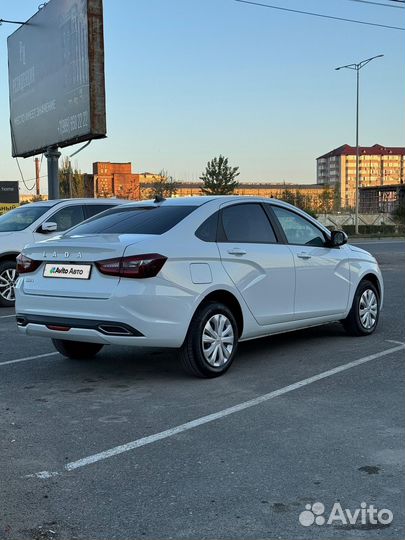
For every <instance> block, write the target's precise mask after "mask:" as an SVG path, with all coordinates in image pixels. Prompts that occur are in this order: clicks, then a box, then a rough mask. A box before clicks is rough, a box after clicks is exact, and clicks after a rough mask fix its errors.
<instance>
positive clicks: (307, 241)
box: [272, 206, 325, 247]
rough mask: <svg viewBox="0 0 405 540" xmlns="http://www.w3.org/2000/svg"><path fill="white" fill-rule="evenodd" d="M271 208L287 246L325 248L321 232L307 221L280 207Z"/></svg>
mask: <svg viewBox="0 0 405 540" xmlns="http://www.w3.org/2000/svg"><path fill="white" fill-rule="evenodd" d="M272 208H273V211H274V213H275V214H276V217H277V219H278V221H279V223H280V225H281V228H282V229H283V231H284V234H285V235H286V238H287V241H288V243H289V244H296V245H299V246H319V247H324V246H325V237H324V235H323V233H322V231H321V230H320V229H318V227H316V226H315V225H313V224H312V223H310V222H309V221H308V220H307V219H305V218H303V217H301V216H299V215H298V214H296V213H295V212H291V210H287V209H286V208H281V207H280V206H272Z"/></svg>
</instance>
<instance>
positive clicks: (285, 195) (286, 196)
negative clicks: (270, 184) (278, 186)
mask: <svg viewBox="0 0 405 540" xmlns="http://www.w3.org/2000/svg"><path fill="white" fill-rule="evenodd" d="M280 199H281V200H282V201H284V202H286V203H289V204H295V195H294V192H293V191H291V189H287V188H286V187H285V186H284V189H283V191H282V192H281V195H280Z"/></svg>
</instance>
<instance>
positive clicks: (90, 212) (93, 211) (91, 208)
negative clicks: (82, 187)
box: [85, 204, 116, 218]
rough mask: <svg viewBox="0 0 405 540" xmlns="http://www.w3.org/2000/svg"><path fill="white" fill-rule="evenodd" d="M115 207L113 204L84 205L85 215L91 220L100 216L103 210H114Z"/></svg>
mask: <svg viewBox="0 0 405 540" xmlns="http://www.w3.org/2000/svg"><path fill="white" fill-rule="evenodd" d="M115 206H116V205H115V204H86V206H85V209H86V215H87V217H88V218H91V217H93V216H96V215H97V214H100V213H101V212H104V211H105V210H109V209H110V208H115Z"/></svg>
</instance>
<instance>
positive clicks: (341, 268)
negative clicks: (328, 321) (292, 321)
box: [272, 204, 350, 319]
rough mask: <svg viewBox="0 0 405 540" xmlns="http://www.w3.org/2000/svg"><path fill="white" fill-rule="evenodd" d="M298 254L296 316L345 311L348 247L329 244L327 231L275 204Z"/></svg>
mask: <svg viewBox="0 0 405 540" xmlns="http://www.w3.org/2000/svg"><path fill="white" fill-rule="evenodd" d="M272 209H273V211H274V213H275V215H276V218H277V220H278V222H279V224H280V226H281V228H282V230H283V231H284V234H285V236H286V239H287V242H288V246H289V248H290V250H291V253H292V254H293V256H294V261H295V268H296V292H295V310H294V311H295V318H296V319H307V318H312V317H322V316H327V315H337V314H343V313H344V311H345V310H346V308H347V305H348V301H349V290H350V266H349V261H348V257H347V254H346V249H345V248H339V247H329V246H328V244H327V241H326V240H327V238H326V236H325V235H324V233H323V231H322V230H321V229H320V228H318V227H317V226H316V225H315V224H313V223H312V222H310V221H309V220H307V219H305V218H304V217H303V216H301V215H299V214H298V213H296V212H294V211H292V210H289V209H287V208H283V207H281V206H277V205H275V204H273V205H272Z"/></svg>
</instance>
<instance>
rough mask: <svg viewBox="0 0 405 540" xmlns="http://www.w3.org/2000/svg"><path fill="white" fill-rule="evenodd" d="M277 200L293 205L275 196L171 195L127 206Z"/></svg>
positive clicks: (280, 202)
mask: <svg viewBox="0 0 405 540" xmlns="http://www.w3.org/2000/svg"><path fill="white" fill-rule="evenodd" d="M214 201H216V202H221V203H228V202H260V201H261V202H267V203H271V202H276V203H277V204H280V205H283V206H286V207H288V206H291V205H289V204H288V203H285V202H284V201H281V200H279V199H275V198H274V197H271V198H270V197H255V196H250V195H202V196H199V195H197V196H191V197H171V198H167V199H162V200H159V201H156V200H154V199H147V200H142V201H128V202H127V203H126V205H125V206H154V205H165V206H202V205H203V204H206V203H209V202H214Z"/></svg>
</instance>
